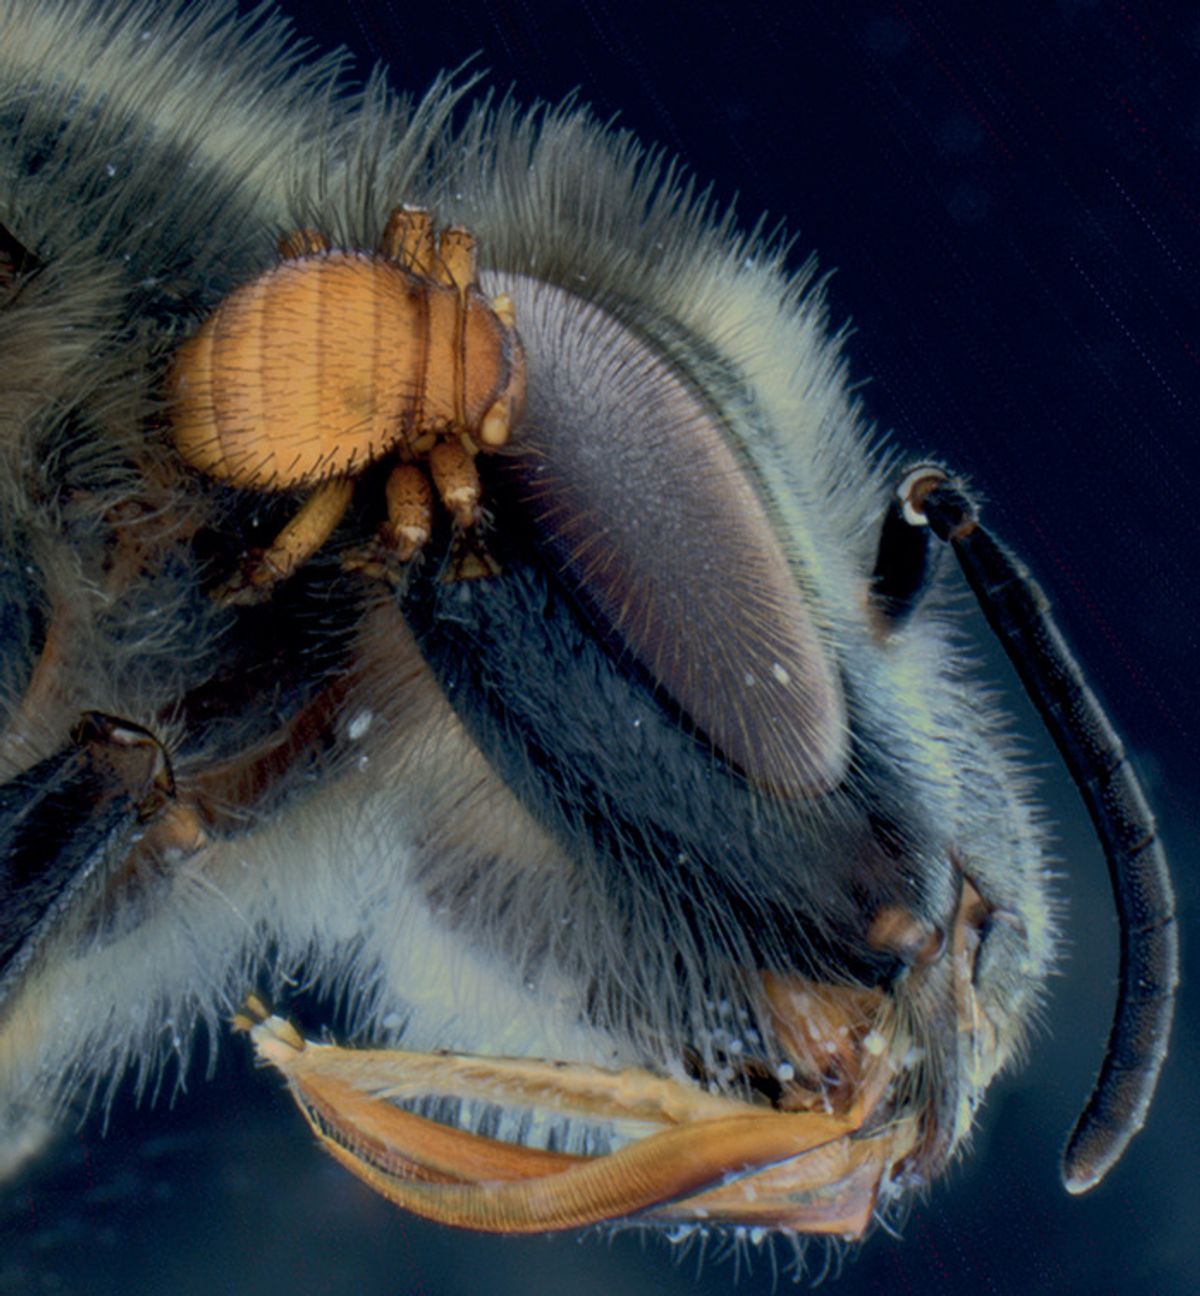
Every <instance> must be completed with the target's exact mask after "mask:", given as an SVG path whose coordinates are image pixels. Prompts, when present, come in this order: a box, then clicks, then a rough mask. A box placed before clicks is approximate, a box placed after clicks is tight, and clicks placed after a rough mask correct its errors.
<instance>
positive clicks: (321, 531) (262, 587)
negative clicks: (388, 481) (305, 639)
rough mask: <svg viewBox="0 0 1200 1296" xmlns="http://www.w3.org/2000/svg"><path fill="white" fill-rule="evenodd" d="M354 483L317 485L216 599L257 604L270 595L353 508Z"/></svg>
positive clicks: (304, 561) (225, 601)
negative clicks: (288, 520) (351, 502)
mask: <svg viewBox="0 0 1200 1296" xmlns="http://www.w3.org/2000/svg"><path fill="white" fill-rule="evenodd" d="M353 495H354V483H353V482H351V481H346V480H344V479H342V478H337V479H335V480H334V481H329V482H326V483H325V484H324V485H323V486H318V487H317V489H316V490H315V491H313V493H312V494H311V495H310V496H309V497H308V499H306V500H305V501H304V503H303V504H302V505H301V507H300V511H299V512H298V513H297V514H296V516H295V517H294V518H292V520H291V521H290V522H289V523H288V524H287V526H285V527H284V528H283V530H282V531H280V533H279V534H278V535H277V536H276V537H275V539H274V540H273V541H272V542H271V545H270V547H269V548H267V549H266V550H264V551H263V552H262V553H260V554H258V555H257V556H256V557H254V558H253V559H252V560H251V561H250V562H249V563H248V564H247V566H246V567H245V568H244V569H243V571H241V572H239V573H238V575H237V576H235V577H234V578H233V579H232V580H230V581H228V582H227V583H226V584H225V585H223V586H221V588H220V589H218V590H217V591H216V592H215V593H214V595H213V597H214V598H216V599H218V600H219V601H220V602H222V603H236V604H246V603H257V602H259V601H260V600H261V599H264V598H266V597H268V596H269V594H270V592H271V589H272V587H273V586H274V585H276V584H277V583H278V582H279V581H282V580H287V578H288V577H289V576H290V575H291V574H292V573H293V572H294V571H296V569H297V568H299V567H301V566H303V564H304V563H306V562H307V561H308V560H309V559H310V558H311V557H312V556H313V554H315V553H316V552H317V550H318V549H320V548H321V546H322V545H323V544H324V543H325V541H326V540H328V539H329V537H330V536H331V535H332V534H333V532H334V530H335V529H336V527H337V524H338V523H339V522H340V521H341V520H342V517H343V515H344V514H345V512H346V510H347V509H348V508H349V507H350V500H351V498H352V497H353Z"/></svg>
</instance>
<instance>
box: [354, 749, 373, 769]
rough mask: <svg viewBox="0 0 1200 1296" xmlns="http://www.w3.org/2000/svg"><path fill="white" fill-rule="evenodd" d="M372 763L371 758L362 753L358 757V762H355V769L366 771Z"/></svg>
mask: <svg viewBox="0 0 1200 1296" xmlns="http://www.w3.org/2000/svg"><path fill="white" fill-rule="evenodd" d="M370 763H371V758H370V756H368V755H367V753H366V752H360V753H359V756H358V760H356V761H355V762H354V767H355V769H360V770H365V769H366V768H367V766H368V765H370Z"/></svg>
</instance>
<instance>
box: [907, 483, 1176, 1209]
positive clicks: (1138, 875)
mask: <svg viewBox="0 0 1200 1296" xmlns="http://www.w3.org/2000/svg"><path fill="white" fill-rule="evenodd" d="M899 493H900V498H901V503H902V507H903V511H904V516H905V518H906V520H907V521H909V522H910V523H911V524H913V525H924V524H928V526H929V527H930V528H931V530H932V531H933V533H934V534H935V535H936V536H937V537H938V538H939V539H941V540H943V541H945V542H946V543H948V544H949V545H950V547H951V548H952V549H953V550H954V552H955V555H956V556H957V558H958V561H959V565H960V566H961V567H962V570H963V574H964V575H965V576H966V578H967V582H968V584H969V585H970V586H971V589H972V590H973V591H974V593H975V596H976V598H977V599H978V600H979V605H980V608H981V609H982V611H983V614H984V616H985V617H986V618H987V622H988V624H989V625H990V626H991V628H992V631H993V632H994V633H995V635H996V637H997V638H998V639H999V640H1000V642H1001V644H1003V646H1004V650H1005V652H1006V653H1007V654H1008V657H1009V660H1010V661H1011V662H1012V663H1013V666H1014V667H1015V669H1016V671H1017V674H1018V675H1019V676H1020V679H1021V682H1022V684H1023V685H1024V687H1025V690H1026V692H1027V693H1028V694H1029V697H1030V700H1031V701H1032V702H1033V704H1034V706H1036V707H1037V710H1038V713H1039V714H1040V715H1041V717H1042V720H1043V721H1044V722H1045V725H1046V728H1047V729H1048V730H1049V731H1050V736H1051V738H1053V739H1054V743H1055V746H1056V747H1057V748H1058V750H1059V753H1060V754H1061V755H1062V758H1063V760H1064V761H1065V762H1066V765H1067V768H1068V769H1069V770H1070V772H1071V778H1072V779H1073V780H1074V782H1075V786H1076V787H1077V788H1078V789H1079V793H1080V795H1081V796H1082V797H1083V800H1084V804H1085V805H1086V806H1087V811H1088V814H1089V816H1090V817H1091V820H1092V824H1093V826H1094V828H1095V829H1096V833H1097V836H1098V837H1099V839H1100V844H1101V846H1102V847H1103V849H1104V855H1105V859H1106V861H1107V863H1108V872H1109V878H1110V880H1111V883H1112V889H1113V897H1114V899H1115V901H1116V906H1117V913H1118V916H1119V918H1120V924H1121V957H1120V974H1119V986H1118V993H1117V1004H1116V1009H1115V1012H1114V1015H1113V1022H1112V1026H1111V1028H1110V1030H1109V1036H1108V1045H1107V1048H1106V1050H1105V1054H1104V1062H1103V1064H1102V1066H1101V1068H1100V1074H1099V1076H1098V1077H1097V1080H1096V1083H1095V1086H1094V1088H1093V1089H1092V1093H1091V1096H1090V1097H1089V1098H1088V1101H1087V1103H1086V1105H1085V1106H1084V1109H1083V1112H1082V1114H1081V1115H1080V1117H1079V1119H1078V1120H1077V1121H1076V1123H1075V1128H1074V1130H1072V1132H1071V1136H1070V1138H1069V1139H1068V1141H1067V1147H1066V1151H1065V1152H1064V1154H1063V1166H1062V1175H1063V1183H1064V1185H1065V1187H1066V1189H1067V1191H1068V1192H1070V1193H1076V1194H1077V1193H1084V1192H1087V1191H1088V1190H1089V1189H1091V1188H1094V1187H1095V1186H1096V1185H1097V1184H1098V1183H1099V1182H1100V1180H1101V1179H1103V1178H1104V1176H1105V1175H1106V1174H1107V1173H1108V1171H1109V1170H1110V1169H1111V1168H1112V1167H1113V1166H1114V1165H1115V1164H1116V1163H1117V1161H1118V1160H1120V1158H1121V1155H1122V1153H1123V1152H1124V1151H1125V1148H1126V1147H1127V1146H1128V1144H1129V1141H1130V1139H1132V1138H1133V1136H1134V1135H1135V1134H1136V1133H1137V1132H1138V1130H1139V1129H1141V1127H1142V1125H1143V1123H1144V1122H1145V1119H1146V1113H1147V1111H1148V1110H1149V1107H1150V1102H1151V1099H1152V1098H1153V1096H1154V1089H1155V1086H1156V1085H1157V1083H1158V1075H1159V1072H1160V1070H1161V1069H1162V1064H1163V1062H1164V1060H1165V1059H1166V1056H1167V1042H1168V1039H1169V1036H1170V1033H1171V1020H1172V1016H1173V1014H1174V1007H1175V989H1176V986H1177V985H1178V982H1179V935H1178V930H1177V927H1176V923H1175V895H1174V891H1173V889H1172V886H1171V875H1170V871H1169V869H1168V866H1167V857H1166V853H1165V852H1164V850H1163V848H1162V844H1161V843H1160V842H1159V840H1158V832H1157V829H1156V827H1155V823H1154V815H1153V813H1152V812H1151V810H1150V807H1149V805H1148V804H1147V802H1146V798H1145V795H1144V794H1143V792H1142V787H1141V784H1140V783H1139V782H1138V778H1137V775H1136V774H1135V773H1134V772H1133V769H1132V767H1131V766H1130V764H1129V762H1128V760H1127V759H1126V756H1125V751H1124V748H1123V747H1122V745H1121V740H1120V739H1119V738H1118V737H1117V735H1116V733H1115V731H1114V730H1113V727H1112V725H1111V723H1110V722H1109V719H1108V717H1107V716H1106V715H1105V713H1104V709H1103V708H1102V707H1101V705H1100V703H1099V701H1098V700H1097V698H1096V696H1095V694H1094V693H1093V692H1092V691H1091V689H1090V688H1088V686H1087V684H1086V683H1085V682H1084V679H1083V674H1082V672H1081V671H1080V669H1079V665H1078V663H1077V662H1076V661H1075V658H1074V656H1073V655H1072V653H1071V650H1070V648H1069V647H1068V646H1067V643H1066V641H1065V640H1064V639H1063V637H1062V635H1061V633H1060V632H1059V630H1058V627H1057V626H1056V625H1055V624H1054V621H1053V619H1052V618H1051V616H1050V610H1049V605H1048V602H1047V600H1046V596H1045V594H1043V593H1042V590H1041V588H1040V587H1039V586H1038V584H1037V582H1036V581H1035V580H1034V579H1033V577H1032V576H1030V574H1029V572H1028V571H1027V570H1026V568H1025V567H1024V566H1023V564H1022V563H1021V562H1020V561H1019V560H1018V559H1017V558H1015V557H1014V556H1013V555H1012V554H1011V553H1009V552H1008V550H1007V549H1006V548H1005V547H1004V546H1003V545H1002V544H1000V543H999V542H998V541H997V540H996V539H995V538H994V537H992V536H991V535H990V534H989V533H988V531H987V530H986V529H985V528H984V527H983V526H981V525H980V522H979V517H978V514H977V512H976V510H975V507H974V505H973V504H972V503H971V501H970V499H969V498H968V496H967V495H966V494H965V493H964V492H963V490H962V489H961V487H960V486H959V485H958V484H957V483H955V482H954V481H953V480H952V479H950V478H948V477H947V475H946V473H945V472H943V471H942V470H941V469H940V468H932V467H922V468H916V469H914V470H912V471H910V472H909V473H908V474H907V475H906V476H905V478H904V480H903V482H902V483H901V486H900V491H899Z"/></svg>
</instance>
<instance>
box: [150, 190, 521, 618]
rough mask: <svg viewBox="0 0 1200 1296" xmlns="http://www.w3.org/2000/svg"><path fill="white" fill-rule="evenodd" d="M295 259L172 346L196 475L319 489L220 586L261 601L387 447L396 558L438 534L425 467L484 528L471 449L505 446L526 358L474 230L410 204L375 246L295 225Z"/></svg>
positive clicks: (286, 249) (328, 530)
mask: <svg viewBox="0 0 1200 1296" xmlns="http://www.w3.org/2000/svg"><path fill="white" fill-rule="evenodd" d="M280 247H281V250H282V251H283V253H284V256H285V260H284V261H283V263H282V264H281V265H279V266H277V267H276V268H275V269H273V270H268V271H266V272H264V273H263V274H261V275H259V276H258V277H257V278H256V279H254V280H253V281H252V282H251V283H248V284H243V285H242V286H241V287H239V288H238V289H236V290H235V291H234V292H233V293H231V294H230V295H229V296H228V297H227V298H226V299H225V300H224V301H223V302H221V303H220V305H218V307H217V308H216V310H215V311H213V313H212V314H211V315H210V316H209V317H208V319H206V320H205V321H204V323H203V325H202V326H201V327H200V329H199V330H198V331H197V333H196V334H195V336H194V337H192V338H191V339H189V340H188V341H187V342H186V343H185V344H184V345H183V346H181V347H180V348H179V350H178V352H177V353H176V355H175V359H174V362H173V364H172V368H171V375H170V379H169V381H168V391H169V395H170V403H171V419H172V426H173V435H174V441H175V445H176V447H177V448H178V450H179V453H180V454H181V455H182V456H183V458H184V459H185V460H186V461H187V462H188V464H190V465H191V466H192V467H194V468H196V469H198V470H199V471H200V472H202V473H204V474H206V475H207V476H210V477H214V478H217V479H218V480H220V481H224V482H228V483H229V484H230V485H232V486H237V487H242V488H249V489H253V490H266V491H271V490H291V489H295V488H296V487H301V486H311V487H313V488H314V490H313V493H312V495H311V496H310V497H309V498H308V500H307V501H306V503H305V504H304V506H303V508H302V509H301V510H300V512H299V513H298V514H297V515H296V517H294V518H293V519H292V520H291V522H289V524H288V525H287V527H285V528H284V529H283V530H282V531H281V532H280V534H279V535H278V536H277V537H276V539H275V540H274V542H273V543H272V544H271V546H270V548H269V549H268V550H267V551H266V552H265V553H264V554H262V555H261V556H260V557H259V558H258V559H257V561H256V562H255V563H254V564H253V565H252V566H251V567H250V569H249V571H248V572H247V573H246V574H245V577H244V579H243V580H242V581H241V582H239V583H238V584H236V585H235V586H234V587H232V588H231V589H229V590H228V591H226V593H227V596H228V597H231V598H242V599H245V598H248V597H249V598H257V597H262V596H263V594H264V591H265V590H266V589H269V586H270V585H271V584H272V583H274V582H275V581H276V580H281V579H284V578H286V577H287V576H289V575H291V573H292V572H293V571H294V570H295V569H296V567H298V566H299V565H300V564H301V563H303V562H304V561H305V560H306V559H307V558H308V557H309V556H311V555H312V554H313V553H314V552H315V551H316V550H317V549H319V548H320V547H321V546H322V545H323V544H324V543H325V541H326V540H328V538H329V536H330V535H331V534H332V533H333V531H334V529H335V527H336V526H337V524H338V523H339V521H341V519H342V517H343V515H344V514H345V512H346V509H347V508H348V507H349V504H350V498H351V493H352V491H353V477H354V475H355V474H356V473H357V472H360V471H361V470H362V469H363V468H364V467H366V466H367V465H368V464H370V463H372V462H374V461H375V460H376V459H378V458H379V457H380V456H381V455H384V454H387V453H394V454H395V456H396V458H397V459H398V462H397V463H396V465H395V467H394V468H393V469H392V470H391V473H390V475H389V477H388V481H387V485H386V497H387V512H388V518H387V522H386V523H385V524H384V527H383V531H382V536H383V541H384V545H385V546H386V549H385V558H386V553H387V552H391V553H394V555H395V558H396V561H397V562H401V563H403V562H407V561H408V560H409V559H410V558H412V557H413V556H414V554H416V553H418V552H419V551H420V550H421V548H423V546H424V545H425V544H426V543H427V541H428V539H429V534H430V530H431V527H432V510H433V499H432V494H431V492H430V489H429V483H428V480H427V479H426V477H425V475H424V473H423V472H422V471H421V469H420V468H419V467H418V466H417V464H416V463H415V462H414V460H420V459H427V460H428V463H429V471H430V473H431V474H432V477H433V481H434V484H435V485H436V486H437V490H438V494H439V496H440V497H441V499H442V501H443V502H444V503H445V505H446V507H447V508H448V509H449V510H450V512H451V514H452V515H453V517H454V520H455V521H456V522H457V523H458V525H459V526H460V527H463V528H470V527H473V526H474V525H475V523H476V522H477V521H478V520H479V494H480V492H479V474H478V473H477V472H476V470H475V464H474V456H475V454H476V453H477V452H478V451H479V450H481V449H482V450H486V451H489V452H492V451H495V450H497V449H499V448H500V447H501V446H503V445H504V444H505V442H506V441H507V440H508V436H509V431H510V429H511V427H512V424H513V421H514V419H515V418H517V417H519V415H520V411H521V404H522V401H523V399H524V390H525V367H524V358H523V356H522V354H521V346H520V342H519V341H518V340H517V334H516V331H515V329H514V327H513V323H514V322H513V317H512V303H511V302H510V301H509V300H508V299H507V298H505V297H498V298H496V300H494V301H492V302H490V303H489V302H488V301H487V300H486V299H485V298H484V297H483V295H482V294H481V293H480V291H479V289H478V287H477V284H476V270H475V246H474V240H473V239H472V238H471V236H470V234H468V233H467V231H465V230H461V229H454V230H446V231H445V232H444V233H443V234H442V236H441V238H440V240H435V239H434V235H433V227H432V225H431V223H430V219H429V214H428V213H427V212H423V211H417V210H410V209H407V208H404V207H398V208H397V209H396V210H395V211H394V212H393V213H392V215H391V217H390V218H389V220H388V223H387V225H386V226H385V228H384V231H383V236H382V238H381V240H380V245H379V250H378V253H376V254H375V255H367V254H364V253H361V252H343V251H334V250H331V249H330V247H329V243H328V240H327V239H325V238H324V237H323V236H322V235H320V234H319V233H317V232H316V231H312V230H301V231H297V232H295V233H293V234H290V235H287V236H285V237H284V238H283V239H281V241H280Z"/></svg>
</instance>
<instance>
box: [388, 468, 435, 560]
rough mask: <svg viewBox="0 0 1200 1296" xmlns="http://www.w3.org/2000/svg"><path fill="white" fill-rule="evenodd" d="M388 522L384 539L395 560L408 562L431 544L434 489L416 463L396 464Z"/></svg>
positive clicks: (389, 498)
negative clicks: (393, 551) (394, 551)
mask: <svg viewBox="0 0 1200 1296" xmlns="http://www.w3.org/2000/svg"><path fill="white" fill-rule="evenodd" d="M386 495H387V521H386V522H385V523H384V524H383V531H384V539H385V541H386V542H388V543H390V544H391V545H393V546H394V547H395V550H396V557H397V558H398V559H399V560H400V561H401V562H408V560H409V559H410V558H412V557H413V555H414V554H417V553H419V552H420V551H421V550H422V549H423V548H424V547H425V545H426V544H428V542H429V536H430V533H431V531H432V530H433V489H432V487H431V486H430V485H429V478H428V477H427V476H426V475H425V473H424V472H422V470H421V469H420V468H418V467H417V465H416V464H411V463H405V464H397V466H396V467H395V468H393V469H392V471H391V473H390V474H389V476H388V480H387V488H386Z"/></svg>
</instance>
